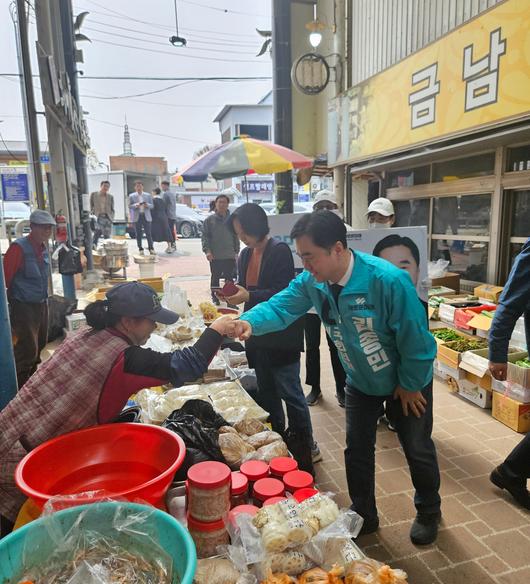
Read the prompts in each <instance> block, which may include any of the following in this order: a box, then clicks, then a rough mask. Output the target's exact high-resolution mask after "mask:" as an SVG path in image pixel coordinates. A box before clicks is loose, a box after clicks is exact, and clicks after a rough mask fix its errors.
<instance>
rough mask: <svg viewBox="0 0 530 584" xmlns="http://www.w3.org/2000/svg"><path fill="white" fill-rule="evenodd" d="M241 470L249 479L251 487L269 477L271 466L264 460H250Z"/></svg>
mask: <svg viewBox="0 0 530 584" xmlns="http://www.w3.org/2000/svg"><path fill="white" fill-rule="evenodd" d="M239 470H240V472H242V473H243V474H244V475H245V476H246V477H247V479H248V482H249V483H250V486H252V484H253V483H255V482H256V481H259V480H260V479H264V478H267V477H268V476H269V465H268V464H267V463H266V462H263V461H262V460H248V461H247V462H244V463H243V464H242V465H241V467H240V468H239Z"/></svg>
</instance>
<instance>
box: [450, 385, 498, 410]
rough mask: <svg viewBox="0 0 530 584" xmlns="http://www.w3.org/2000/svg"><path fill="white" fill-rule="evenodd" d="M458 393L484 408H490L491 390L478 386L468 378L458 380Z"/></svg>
mask: <svg viewBox="0 0 530 584" xmlns="http://www.w3.org/2000/svg"><path fill="white" fill-rule="evenodd" d="M458 395H460V396H462V397H463V398H464V399H467V400H468V401H470V402H472V403H474V404H475V405H477V406H479V407H480V408H483V409H485V410H489V409H491V402H492V397H493V396H492V392H491V391H488V390H487V389H484V388H483V387H480V386H479V385H477V384H476V383H474V382H473V381H470V380H469V379H462V380H460V381H459V382H458Z"/></svg>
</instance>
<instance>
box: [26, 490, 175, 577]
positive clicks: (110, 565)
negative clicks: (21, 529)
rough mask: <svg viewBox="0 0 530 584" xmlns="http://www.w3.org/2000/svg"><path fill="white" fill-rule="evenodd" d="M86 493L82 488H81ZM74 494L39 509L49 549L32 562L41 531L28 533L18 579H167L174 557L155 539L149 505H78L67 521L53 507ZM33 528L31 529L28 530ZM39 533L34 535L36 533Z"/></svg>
mask: <svg viewBox="0 0 530 584" xmlns="http://www.w3.org/2000/svg"><path fill="white" fill-rule="evenodd" d="M84 495H85V496H86V493H85V494H84ZM74 500H75V496H73V497H60V498H58V499H56V500H54V501H51V502H50V503H49V504H48V505H47V507H46V508H45V512H44V514H43V521H44V528H45V530H46V535H47V540H48V543H47V544H46V545H48V546H50V553H49V554H47V556H46V561H45V562H44V563H43V562H42V559H40V561H39V563H38V564H37V565H36V560H35V558H36V557H39V556H40V558H42V553H40V554H36V549H39V548H41V546H42V545H43V543H42V532H41V533H40V534H39V535H38V537H39V538H40V539H41V541H36V539H34V538H33V537H31V535H29V534H28V537H27V538H26V542H25V546H24V550H23V565H24V566H25V571H24V573H23V574H21V575H20V580H21V581H24V580H27V581H31V582H34V583H35V584H45V583H46V584H48V583H51V582H53V583H54V584H117V583H118V582H120V583H124V584H128V583H133V582H134V583H135V584H150V583H152V582H157V583H160V584H171V583H172V582H173V576H172V572H173V562H172V558H171V556H169V555H168V554H167V553H166V552H165V551H164V549H163V548H162V547H161V546H160V545H159V543H158V542H157V537H156V533H157V530H156V523H155V520H154V517H153V515H154V514H155V513H160V512H159V511H157V510H155V509H154V508H150V507H147V506H142V507H138V506H137V505H131V504H130V503H124V502H116V501H112V502H108V501H107V502H103V503H94V504H92V505H86V506H84V507H80V508H79V514H78V516H77V517H76V518H75V520H74V522H73V523H72V524H71V525H69V524H68V523H67V522H64V523H63V522H62V521H61V518H60V515H59V514H57V513H54V512H53V511H55V510H57V509H58V508H59V509H61V508H64V506H68V505H67V503H69V504H70V505H71V504H72V503H73V502H74ZM30 533H31V532H30ZM36 537H37V536H35V538H36Z"/></svg>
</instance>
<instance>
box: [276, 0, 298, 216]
mask: <svg viewBox="0 0 530 584" xmlns="http://www.w3.org/2000/svg"><path fill="white" fill-rule="evenodd" d="M272 71H273V73H272V95H273V100H272V102H273V115H274V141H275V142H276V143H277V144H280V145H281V146H286V147H287V148H292V146H293V121H292V120H293V118H292V101H291V0H272ZM274 180H275V183H276V203H277V206H278V209H279V212H280V213H292V212H293V178H292V175H291V173H290V172H281V173H277V174H276V175H275V176H274Z"/></svg>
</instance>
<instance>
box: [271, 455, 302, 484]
mask: <svg viewBox="0 0 530 584" xmlns="http://www.w3.org/2000/svg"><path fill="white" fill-rule="evenodd" d="M270 469H271V476H273V477H275V478H277V479H282V478H283V476H284V475H285V474H286V473H288V472H291V471H293V470H298V463H297V462H296V460H295V459H294V458H289V457H288V456H277V457H276V458H273V459H272V460H271V461H270Z"/></svg>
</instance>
